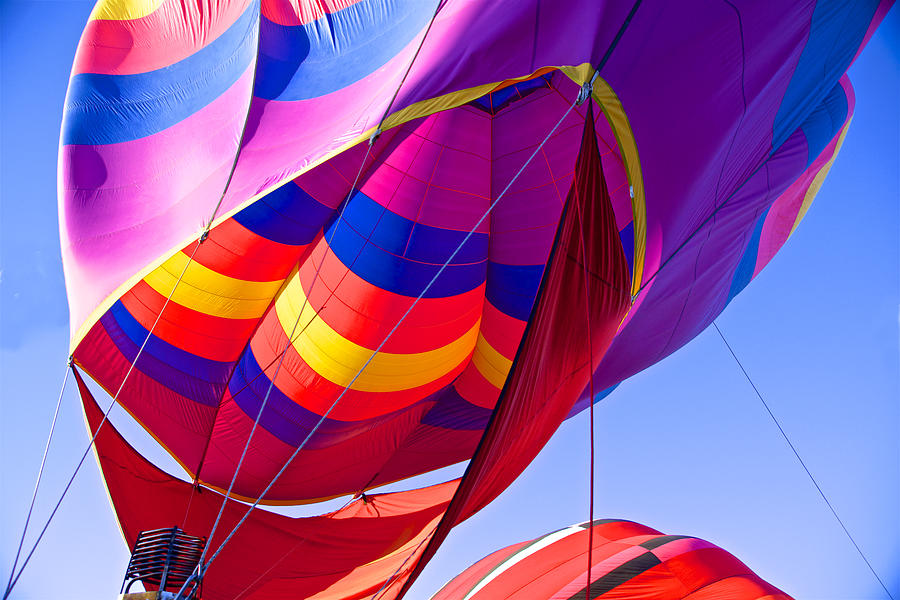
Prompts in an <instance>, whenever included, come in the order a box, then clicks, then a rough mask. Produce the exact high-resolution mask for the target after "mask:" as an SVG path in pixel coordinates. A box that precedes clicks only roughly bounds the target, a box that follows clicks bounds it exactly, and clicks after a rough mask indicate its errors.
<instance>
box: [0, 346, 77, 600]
mask: <svg viewBox="0 0 900 600" xmlns="http://www.w3.org/2000/svg"><path fill="white" fill-rule="evenodd" d="M71 366H72V357H71V356H69V358H68V360H67V361H66V374H65V376H64V377H63V382H62V386H61V387H60V388H59V397H58V398H57V399H56V409H55V410H54V411H53V420H52V421H51V422H50V434H49V435H48V436H47V443H46V445H45V446H44V455H43V456H42V457H41V465H40V467H38V473H37V480H36V481H35V482H34V491H33V492H32V493H31V504H29V506H28V515H27V516H26V517H25V526H24V527H22V537H20V538H19V547H18V548H17V549H16V558H15V559H14V560H13V564H12V568H11V569H10V570H9V581H7V582H6V590H7V592H8V591H9V590H10V589H11V586H12V581H13V575H15V573H16V566H17V565H18V564H19V556H20V555H21V554H22V545H23V544H24V543H25V534H26V533H27V532H28V523H29V522H30V521H31V513H32V511H34V503H35V500H36V499H37V493H38V488H39V487H40V485H41V478H42V477H43V476H44V465H45V464H46V462H47V453H48V452H49V451H50V441H51V440H52V439H53V432H54V431H55V430H56V421H57V419H58V418H59V407H60V405H62V399H63V393H64V392H65V391H66V384H67V383H68V382H69V372H70V368H71ZM4 597H5V596H4Z"/></svg>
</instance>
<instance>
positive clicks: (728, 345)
mask: <svg viewBox="0 0 900 600" xmlns="http://www.w3.org/2000/svg"><path fill="white" fill-rule="evenodd" d="M713 327H715V328H716V331H717V332H718V334H719V337H720V338H722V341H723V342H724V343H725V347H726V348H728V352H730V353H731V357H732V358H733V359H734V362H736V363H737V365H738V367H740V369H741V372H742V373H743V374H744V377H745V378H746V379H747V382H748V383H749V384H750V387H752V388H753V391H754V392H756V397H757V398H759V401H760V402H762V405H763V406H764V407H765V409H766V412H767V413H769V417H771V418H772V421H773V422H774V423H775V426H776V427H778V431H780V432H781V437H783V438H784V441H785V442H787V445H788V446H790V448H791V451H792V452H793V453H794V456H795V457H797V462H799V463H800V466H802V467H803V470H804V471H806V474H807V476H809V480H810V481H812V483H813V485H814V486H816V490H818V492H819V495H820V496H822V500H824V501H825V504H826V505H827V506H828V509H829V510H830V511H831V514H832V515H834V518H835V520H837V522H838V524H839V525H840V526H841V529H843V530H844V533H845V534H847V538H848V539H849V540H850V543H852V544H853V547H854V548H856V551H857V552H859V555H860V557H862V559H863V561H865V563H866V566H867V567H869V570H870V571H872V575H874V576H875V579H877V580H878V583H880V584H881V587H882V589H884V593H885V594H887V596H888V598H890V599H891V600H894V596H893V595H892V594H891V592H890V591H889V590H888V588H887V586H886V585H885V584H884V581H882V580H881V577H879V576H878V573H877V572H876V571H875V568H874V567H873V566H872V563H870V562H869V559H868V558H866V555H865V554H864V553H863V551H862V548H860V547H859V544H857V543H856V540H855V539H853V536H852V535H851V534H850V530H849V529H847V526H846V525H844V522H843V521H842V520H841V518H840V517H839V516H838V514H837V511H836V510H835V509H834V506H832V504H831V502H830V501H829V500H828V497H827V496H826V495H825V492H824V491H823V490H822V487H821V486H820V485H819V482H818V481H816V478H815V477H813V474H812V472H811V471H810V470H809V467H807V466H806V463H805V462H804V461H803V458H801V457H800V453H799V452H798V451H797V448H796V447H795V446H794V444H793V443H792V442H791V440H790V438H789V437H788V435H787V433H786V432H785V430H784V427H782V426H781V423H780V422H779V421H778V418H777V417H776V416H775V413H773V412H772V409H771V408H769V403H768V402H766V400H765V398H763V395H762V394H761V393H760V391H759V388H757V387H756V384H755V383H753V380H752V379H751V378H750V374H749V373H747V369H745V368H744V365H743V364H742V363H741V360H740V359H739V358H738V357H737V354H735V352H734V349H732V347H731V344H729V343H728V340H726V339H725V335H724V334H723V333H722V330H721V329H719V324H718V323H716V322H715V321H713Z"/></svg>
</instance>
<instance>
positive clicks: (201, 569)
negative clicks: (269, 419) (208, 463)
mask: <svg viewBox="0 0 900 600" xmlns="http://www.w3.org/2000/svg"><path fill="white" fill-rule="evenodd" d="M576 105H577V100H576V101H575V102H573V103H572V104H571V105H570V106H569V108H568V109H567V110H566V111H565V113H563V115H562V117H561V118H560V119H559V121H557V123H556V124H555V125H554V126H553V128H552V129H551V130H550V132H549V133H548V134H547V136H546V137H545V138H544V139H543V140H542V141H541V143H540V144H539V145H538V146H537V148H536V149H535V150H534V152H533V153H532V154H531V156H529V157H528V159H527V160H526V161H525V163H524V164H523V165H522V167H521V168H520V169H519V170H518V172H516V174H515V175H514V176H513V178H512V179H511V180H510V182H509V183H508V184H507V185H506V187H505V188H504V189H503V191H502V192H501V193H500V195H498V196H497V198H496V199H495V200H494V201H493V202H492V203H491V205H490V206H489V207H488V208H487V210H486V211H485V212H484V213H483V214H482V215H481V217H480V218H479V219H478V221H477V222H476V223H475V225H473V227H472V228H471V229H470V230H469V231H468V233H467V234H466V236H465V237H464V238H463V239H462V241H461V242H460V243H459V245H457V247H456V248H455V249H454V250H453V252H452V253H451V254H450V256H449V257H448V258H447V260H446V261H445V262H444V263H443V264H442V265H441V267H440V268H439V269H438V271H437V272H436V273H435V275H434V276H433V277H432V278H431V280H430V281H429V282H428V283H427V284H426V285H425V287H424V288H423V289H422V291H421V292H420V293H419V295H418V296H417V297H416V298H415V299H414V300H413V302H412V304H410V306H409V308H407V310H406V312H404V313H403V315H402V316H401V317H400V319H399V320H398V321H397V323H396V324H395V325H394V326H393V328H392V329H391V330H390V331H389V332H388V334H387V335H386V336H385V338H384V339H383V340H382V341H381V343H380V344H379V345H378V347H376V348H375V350H374V351H373V352H372V354H371V355H370V356H369V358H368V359H367V360H366V362H365V363H363V365H362V367H360V369H359V370H358V371H357V373H356V375H354V377H353V379H351V381H350V382H349V383H348V384H347V385H346V386H345V387H344V389H343V390H342V391H341V393H340V394H339V395H338V396H337V397H336V398H335V400H334V402H332V404H331V406H329V408H328V410H326V411H325V413H324V414H323V415H322V416H321V417H320V418H319V420H318V421H317V422H316V424H315V426H314V427H313V428H312V429H311V430H310V432H309V433H308V434H307V435H306V437H305V438H304V439H303V441H302V442H301V443H300V445H299V446H298V447H297V448H296V449H295V450H294V452H293V453H292V454H291V455H290V456H289V457H288V459H287V460H286V461H285V463H284V464H283V465H282V467H281V468H280V469H279V470H278V472H277V473H276V474H275V476H274V477H273V478H272V480H271V481H270V482H269V484H268V485H267V486H266V488H265V489H264V490H263V492H262V494H260V496H259V497H258V498H257V499H256V500H255V501H254V502H253V504H252V505H251V506H250V507H249V508H248V509H247V511H246V512H245V513H244V515H243V517H241V519H240V521H238V523H237V524H236V525H235V526H234V527H233V528H232V530H231V532H230V533H229V534H228V536H227V537H226V538H225V539H224V540H223V541H222V543H221V544H220V545H219V547H218V549H216V551H215V552H214V553H213V555H212V556H211V557H210V559H209V561H207V563H206V564H205V565H199V566H198V569H199V571H198V572H199V573H200V577H202V573H203V572H205V571H206V569H208V568H209V566H210V565H211V564H212V563H213V562H214V561H215V559H216V558H217V557H218V555H219V554H220V553H221V551H222V550H223V548H224V547H225V546H226V545H227V544H228V542H229V541H230V540H231V539H232V537H234V534H235V533H236V532H237V531H238V529H240V527H241V526H242V525H243V524H244V522H245V521H246V520H247V518H248V517H249V516H250V513H252V512H253V510H255V509H256V507H257V506H259V503H260V502H261V501H262V500H263V498H265V496H266V494H267V493H268V492H269V490H270V489H271V488H272V486H274V485H275V483H276V482H277V481H278V479H279V478H280V477H281V475H282V474H283V473H284V472H285V471H286V470H287V468H288V466H289V465H290V464H291V462H293V460H294V458H296V456H297V455H298V454H299V453H300V451H301V450H302V449H303V447H304V446H305V445H306V443H307V442H308V441H309V440H310V438H311V437H312V436H313V435H314V434H315V433H316V431H318V429H319V427H320V426H321V425H322V423H323V422H324V421H325V419H326V418H328V415H330V414H331V412H332V411H333V410H334V409H335V407H336V406H337V405H338V403H339V402H340V401H341V399H342V398H343V397H344V396H345V395H346V393H347V392H348V391H349V390H350V388H351V387H352V386H353V384H354V383H355V382H356V380H357V379H359V377H360V375H362V373H363V371H365V369H366V367H367V366H368V365H369V364H370V363H371V362H372V360H373V359H374V358H375V356H376V355H377V354H378V353H379V352H380V351H381V349H382V348H383V347H384V345H385V344H386V343H387V342H388V340H390V338H391V336H392V335H393V334H394V333H395V332H396V331H397V329H398V328H399V327H400V325H401V324H402V323H403V322H404V321H405V320H406V318H407V317H408V316H409V314H410V313H411V312H412V310H413V308H415V306H416V305H417V304H418V303H419V301H420V300H421V299H422V298H423V297H424V296H425V294H427V293H428V290H430V289H431V287H432V286H433V285H434V283H435V282H436V281H437V279H438V278H439V277H440V276H441V274H442V273H443V272H444V270H445V269H446V268H447V266H449V265H450V263H451V262H452V261H453V259H454V258H455V257H456V255H457V254H458V253H459V252H460V250H461V249H462V248H463V246H465V244H466V242H468V241H469V239H470V238H471V237H472V235H474V233H475V231H477V229H478V228H479V227H480V226H481V224H482V223H483V222H484V220H485V219H486V218H487V217H488V215H489V214H490V213H491V211H492V210H493V209H494V208H495V207H496V206H497V204H498V203H499V202H500V200H502V199H503V198H504V197H505V196H506V193H507V192H508V191H509V189H510V188H511V187H512V185H513V184H514V183H515V182H516V181H517V180H518V178H519V177H520V176H521V175H522V173H523V172H524V171H525V169H526V167H527V166H528V165H529V164H531V161H532V160H534V158H535V156H537V155H538V153H539V152H540V151H541V149H542V148H543V147H544V145H545V144H546V143H547V141H549V139H550V138H551V137H552V136H553V134H554V133H555V132H556V130H557V129H558V128H559V126H560V125H562V123H563V121H564V120H565V119H566V118H567V117H568V116H569V113H571V112H572V110H573V109H574V108H575V106H576ZM188 583H189V582H186V583H185V586H183V587H182V591H183V590H184V589H186V586H187V585H188ZM180 593H181V592H179V594H180Z"/></svg>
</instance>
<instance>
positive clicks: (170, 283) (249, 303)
mask: <svg viewBox="0 0 900 600" xmlns="http://www.w3.org/2000/svg"><path fill="white" fill-rule="evenodd" d="M188 260H189V257H188V256H187V255H186V254H185V253H184V252H177V253H175V255H174V256H172V258H170V259H169V260H167V261H166V262H164V263H163V264H162V265H160V267H159V268H157V269H156V270H154V271H152V272H151V273H150V274H149V275H147V276H146V277H145V278H144V281H146V282H147V284H148V285H149V286H150V287H152V288H153V289H154V290H156V292H157V293H158V294H160V295H162V296H164V297H168V296H169V294H170V293H172V288H173V287H175V283H176V282H177V281H178V276H179V275H181V272H182V271H183V270H184V266H185V265H186V264H187V262H188ZM281 284H282V281H281V280H279V281H244V280H243V279H235V278H233V277H228V276H227V275H222V274H221V273H217V272H215V271H213V270H212V269H209V268H208V267H204V266H203V265H201V264H200V263H198V262H197V261H192V262H191V264H190V266H189V267H188V269H187V271H186V272H185V274H184V278H183V279H182V280H181V283H179V284H178V286H177V287H175V293H174V294H172V301H173V302H177V303H178V304H180V305H182V306H185V307H187V308H190V309H193V310H196V311H197V312H202V313H204V314H207V315H212V316H214V317H222V318H225V319H256V318H259V317H261V316H262V314H263V313H264V312H265V311H266V308H268V306H269V304H270V303H271V302H272V298H274V297H275V294H276V293H277V292H278V289H279V288H280V287H281Z"/></svg>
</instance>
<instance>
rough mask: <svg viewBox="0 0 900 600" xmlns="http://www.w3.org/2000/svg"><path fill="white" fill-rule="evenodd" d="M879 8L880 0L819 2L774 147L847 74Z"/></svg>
mask: <svg viewBox="0 0 900 600" xmlns="http://www.w3.org/2000/svg"><path fill="white" fill-rule="evenodd" d="M877 8H878V1H877V0H859V1H857V2H845V1H843V0H819V1H818V2H817V4H816V8H815V11H814V12H813V16H812V22H811V24H810V31H809V39H808V40H807V42H806V46H805V47H804V48H803V52H802V53H801V54H800V59H799V60H798V61H797V67H796V68H795V70H794V74H793V76H792V77H791V81H790V83H789V84H788V87H787V90H786V91H785V94H784V99H783V100H782V102H781V106H780V107H779V108H778V114H776V115H775V122H774V124H773V131H772V136H773V139H772V147H773V148H778V147H780V146H781V144H783V143H784V141H785V140H787V139H788V137H790V135H791V133H793V132H794V130H795V129H797V128H798V127H799V126H800V125H801V123H803V121H804V120H805V119H806V117H807V115H809V113H810V111H812V110H813V109H814V108H815V107H817V106H819V105H820V104H821V103H822V101H823V100H824V98H825V97H826V96H827V95H828V94H829V92H831V89H832V87H834V85H835V84H836V83H837V82H838V80H839V79H840V78H841V76H842V75H843V74H844V72H846V70H847V68H848V67H849V66H850V61H851V60H853V57H854V56H855V55H856V52H857V50H858V49H859V46H860V44H861V43H862V40H863V38H864V37H865V35H866V31H868V29H869V24H870V23H871V22H872V17H873V16H874V14H875V10H876V9H877Z"/></svg>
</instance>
